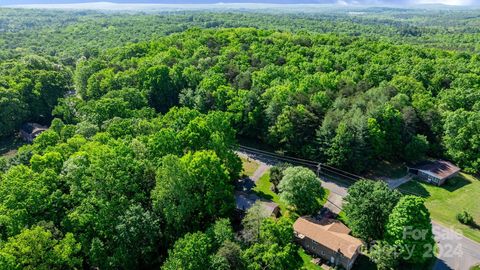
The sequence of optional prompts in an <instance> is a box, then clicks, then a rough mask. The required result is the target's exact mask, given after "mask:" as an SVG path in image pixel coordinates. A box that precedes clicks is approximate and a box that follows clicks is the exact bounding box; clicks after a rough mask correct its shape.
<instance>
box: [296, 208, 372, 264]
mask: <svg viewBox="0 0 480 270" xmlns="http://www.w3.org/2000/svg"><path fill="white" fill-rule="evenodd" d="M293 230H294V231H295V232H296V233H297V234H301V235H303V236H305V237H308V238H310V239H312V240H313V241H315V242H317V243H319V244H321V245H323V246H325V247H326V248H328V249H330V250H333V251H336V252H340V253H342V254H343V256H345V257H347V258H349V259H351V258H352V257H353V256H354V255H355V253H356V251H357V249H358V248H359V247H360V246H361V245H362V241H360V240H359V239H357V238H355V237H353V236H351V235H349V233H350V229H349V228H348V227H347V226H345V225H344V224H343V223H341V222H339V221H337V220H332V219H323V220H321V221H316V220H314V219H313V218H309V217H300V218H298V219H297V220H296V221H295V223H294V224H293Z"/></svg>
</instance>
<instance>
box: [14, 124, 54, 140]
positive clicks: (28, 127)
mask: <svg viewBox="0 0 480 270" xmlns="http://www.w3.org/2000/svg"><path fill="white" fill-rule="evenodd" d="M47 129H48V127H46V126H42V125H40V124H37V123H25V124H23V125H22V126H21V128H20V136H21V137H22V138H23V139H24V140H25V141H27V142H33V140H34V139H35V138H36V137H38V135H40V134H41V133H42V132H44V131H45V130H47Z"/></svg>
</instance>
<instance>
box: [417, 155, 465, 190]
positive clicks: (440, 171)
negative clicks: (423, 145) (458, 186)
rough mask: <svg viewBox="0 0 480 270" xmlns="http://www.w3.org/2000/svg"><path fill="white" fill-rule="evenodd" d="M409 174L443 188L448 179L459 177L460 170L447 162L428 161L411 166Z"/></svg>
mask: <svg viewBox="0 0 480 270" xmlns="http://www.w3.org/2000/svg"><path fill="white" fill-rule="evenodd" d="M408 172H409V173H411V174H413V175H416V176H418V178H420V179H421V180H423V181H425V182H428V183H431V184H434V185H437V186H441V185H443V184H444V183H445V181H447V179H449V178H452V177H455V176H457V175H458V174H459V173H460V168H458V167H457V166H455V165H453V164H452V163H450V162H448V161H445V160H427V161H422V162H419V163H417V164H415V165H412V166H409V167H408Z"/></svg>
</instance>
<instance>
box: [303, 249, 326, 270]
mask: <svg viewBox="0 0 480 270" xmlns="http://www.w3.org/2000/svg"><path fill="white" fill-rule="evenodd" d="M298 255H300V258H302V262H303V265H302V268H301V269H302V270H322V269H323V268H322V267H320V266H319V265H316V264H314V263H313V262H312V256H310V255H308V254H307V253H306V252H305V250H304V249H303V248H299V249H298Z"/></svg>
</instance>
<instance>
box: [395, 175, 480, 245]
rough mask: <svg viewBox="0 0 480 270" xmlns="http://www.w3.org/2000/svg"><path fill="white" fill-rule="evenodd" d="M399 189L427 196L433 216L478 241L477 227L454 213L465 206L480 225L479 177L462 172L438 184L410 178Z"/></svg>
mask: <svg viewBox="0 0 480 270" xmlns="http://www.w3.org/2000/svg"><path fill="white" fill-rule="evenodd" d="M400 190H406V191H407V192H414V193H417V194H419V195H421V196H422V197H424V198H425V199H426V202H425V205H426V206H427V208H428V209H429V210H430V214H431V217H432V219H433V220H435V221H437V222H439V223H441V224H443V225H446V226H454V228H455V229H457V230H460V231H461V232H462V233H463V234H464V235H465V236H466V237H468V238H470V239H472V240H474V241H477V242H480V230H479V229H476V228H472V227H470V226H467V225H463V224H461V223H460V222H458V221H457V219H456V215H457V213H459V212H460V211H462V210H466V211H468V212H469V213H470V214H471V215H472V216H473V218H474V220H475V222H476V223H477V224H478V225H480V203H478V198H480V180H479V179H478V178H475V177H474V176H472V175H468V174H461V175H460V176H459V177H455V178H452V179H449V180H447V182H446V183H445V184H444V185H443V186H441V187H437V186H433V185H429V184H426V183H423V182H417V181H410V182H408V183H405V184H403V185H402V186H400Z"/></svg>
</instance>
